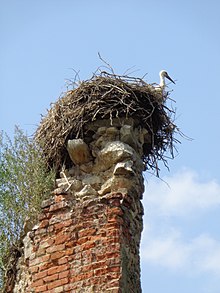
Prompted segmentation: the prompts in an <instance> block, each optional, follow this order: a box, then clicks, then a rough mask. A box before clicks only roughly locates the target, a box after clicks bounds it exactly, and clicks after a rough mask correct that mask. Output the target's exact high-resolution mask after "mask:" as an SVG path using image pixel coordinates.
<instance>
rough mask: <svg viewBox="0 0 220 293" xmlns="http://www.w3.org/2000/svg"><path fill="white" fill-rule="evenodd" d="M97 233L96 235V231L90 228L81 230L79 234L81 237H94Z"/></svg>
mask: <svg viewBox="0 0 220 293" xmlns="http://www.w3.org/2000/svg"><path fill="white" fill-rule="evenodd" d="M95 233H96V229H94V228H88V229H84V230H81V231H80V232H79V237H84V236H91V235H94V234H95Z"/></svg>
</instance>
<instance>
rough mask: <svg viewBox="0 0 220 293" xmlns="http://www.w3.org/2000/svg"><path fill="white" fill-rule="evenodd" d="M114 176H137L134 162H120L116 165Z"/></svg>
mask: <svg viewBox="0 0 220 293" xmlns="http://www.w3.org/2000/svg"><path fill="white" fill-rule="evenodd" d="M113 174H114V175H135V171H134V170H133V161H131V160H129V161H126V162H119V163H117V164H116V166H115V168H114V171H113Z"/></svg>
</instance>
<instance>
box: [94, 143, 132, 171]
mask: <svg viewBox="0 0 220 293" xmlns="http://www.w3.org/2000/svg"><path fill="white" fill-rule="evenodd" d="M133 156H134V150H133V149H132V148H131V147H130V146H129V145H127V144H125V143H123V142H121V141H113V142H109V143H107V144H106V146H105V147H104V148H103V149H102V150H101V151H100V152H99V153H98V155H97V158H96V164H95V166H94V168H95V170H99V171H104V170H107V169H109V168H110V167H112V166H114V164H116V163H118V162H120V161H123V160H127V159H131V158H132V157H133Z"/></svg>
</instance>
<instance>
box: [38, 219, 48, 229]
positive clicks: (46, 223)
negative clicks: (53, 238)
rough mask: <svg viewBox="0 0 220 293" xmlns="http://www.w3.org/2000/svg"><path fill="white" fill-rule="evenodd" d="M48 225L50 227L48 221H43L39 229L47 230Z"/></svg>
mask: <svg viewBox="0 0 220 293" xmlns="http://www.w3.org/2000/svg"><path fill="white" fill-rule="evenodd" d="M48 225H49V220H47V219H46V220H43V221H41V223H40V226H39V228H46V227H47V226H48Z"/></svg>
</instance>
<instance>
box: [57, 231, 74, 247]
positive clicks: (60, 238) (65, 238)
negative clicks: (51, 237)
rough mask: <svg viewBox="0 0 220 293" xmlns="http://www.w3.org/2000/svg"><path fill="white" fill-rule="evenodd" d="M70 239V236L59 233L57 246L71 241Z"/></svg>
mask: <svg viewBox="0 0 220 293" xmlns="http://www.w3.org/2000/svg"><path fill="white" fill-rule="evenodd" d="M70 237H71V236H70V235H69V234H63V233H59V234H58V235H56V238H55V245H57V244H62V243H64V242H67V241H68V240H69V239H70Z"/></svg>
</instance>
